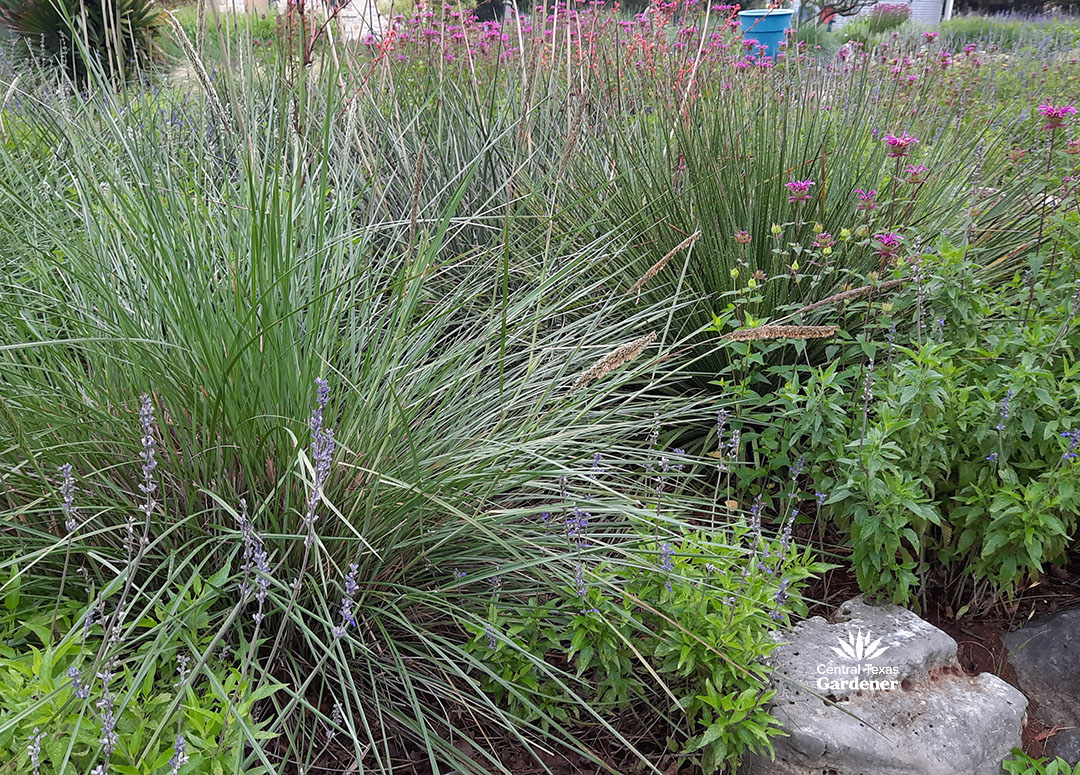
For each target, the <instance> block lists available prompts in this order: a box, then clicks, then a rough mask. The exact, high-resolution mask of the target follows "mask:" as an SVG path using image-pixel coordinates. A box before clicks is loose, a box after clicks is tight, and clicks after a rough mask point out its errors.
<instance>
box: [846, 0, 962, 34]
mask: <svg viewBox="0 0 1080 775" xmlns="http://www.w3.org/2000/svg"><path fill="white" fill-rule="evenodd" d="M889 2H890V0H882V3H881V4H882V5H885V4H888V3H889ZM891 2H898V0H891ZM875 5H877V3H875ZM908 5H909V6H911V21H913V22H915V23H916V24H940V23H941V9H942V6H943V0H908ZM873 10H874V9H873V6H867V7H866V8H863V9H862V10H861V11H859V13H857V14H855V15H854V16H842V17H840V18H838V19H837V20H836V23H835V24H834V25H833V29H834V30H838V29H840V28H841V27H843V26H844V25H845V24H850V23H851V22H853V21H855V20H856V19H858V18H859V17H860V16H869V15H870V14H871V13H872V12H873Z"/></svg>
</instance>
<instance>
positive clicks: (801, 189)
mask: <svg viewBox="0 0 1080 775" xmlns="http://www.w3.org/2000/svg"><path fill="white" fill-rule="evenodd" d="M816 185H817V184H816V183H815V182H814V181H812V180H792V181H791V182H789V183H785V184H784V186H785V187H786V188H787V190H788V192H789V193H790V194H791V196H789V197H788V201H789V202H805V201H807V200H808V199H810V187H811V186H816Z"/></svg>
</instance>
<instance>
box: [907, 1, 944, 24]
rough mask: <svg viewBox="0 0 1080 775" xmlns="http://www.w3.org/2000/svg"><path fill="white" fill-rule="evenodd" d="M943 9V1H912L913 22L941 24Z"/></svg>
mask: <svg viewBox="0 0 1080 775" xmlns="http://www.w3.org/2000/svg"><path fill="white" fill-rule="evenodd" d="M941 8H942V1H941V0H911V20H912V21H913V22H918V23H919V24H940V23H941Z"/></svg>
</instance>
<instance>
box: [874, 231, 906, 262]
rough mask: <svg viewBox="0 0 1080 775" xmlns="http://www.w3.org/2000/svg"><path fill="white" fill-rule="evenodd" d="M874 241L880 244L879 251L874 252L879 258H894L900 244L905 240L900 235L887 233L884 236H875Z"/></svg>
mask: <svg viewBox="0 0 1080 775" xmlns="http://www.w3.org/2000/svg"><path fill="white" fill-rule="evenodd" d="M874 239H875V240H876V241H877V243H878V249H877V250H875V251H874V255H877V256H882V257H885V256H892V255H893V254H895V253H896V251H897V250H898V249H899V247H900V243H901V242H903V241H904V238H903V237H901V236H900V235H899V234H894V233H893V232H891V231H890V232H885V233H883V234H875V235H874Z"/></svg>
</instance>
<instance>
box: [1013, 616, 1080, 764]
mask: <svg viewBox="0 0 1080 775" xmlns="http://www.w3.org/2000/svg"><path fill="white" fill-rule="evenodd" d="M1002 642H1004V644H1005V648H1006V649H1008V651H1009V664H1011V665H1012V666H1013V669H1014V670H1015V671H1016V679H1017V683H1019V684H1020V688H1021V689H1023V690H1024V693H1025V694H1027V696H1028V697H1030V698H1031V699H1032V700H1034V701H1035V703H1037V705H1038V716H1039V718H1040V719H1041V720H1042V722H1043V723H1044V724H1045V725H1046V726H1047V727H1051V728H1055V727H1061V728H1062V731H1060V732H1058V733H1057V734H1055V735H1052V736H1051V737H1050V738H1049V739H1048V740H1047V751H1046V752H1047V754H1048V755H1050V756H1060V757H1062V758H1063V759H1065V760H1066V761H1068V762H1069V763H1071V764H1074V765H1075V764H1077V763H1078V762H1080V608H1073V609H1069V610H1065V611H1061V612H1060V613H1058V614H1055V615H1054V616H1051V617H1049V618H1047V619H1043V620H1042V621H1037V622H1032V623H1031V624H1029V625H1027V626H1026V627H1023V628H1021V629H1019V630H1017V631H1016V632H1010V633H1008V634H1006V635H1004V636H1002Z"/></svg>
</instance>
